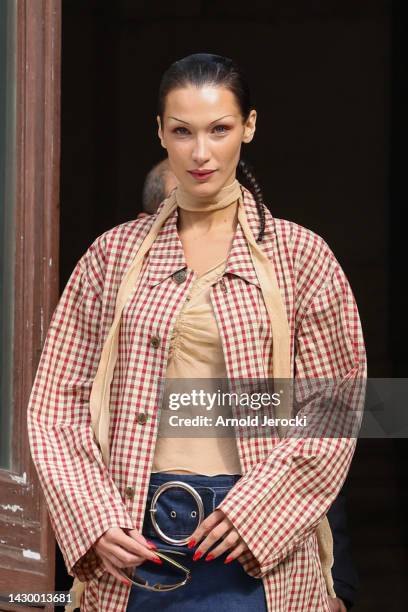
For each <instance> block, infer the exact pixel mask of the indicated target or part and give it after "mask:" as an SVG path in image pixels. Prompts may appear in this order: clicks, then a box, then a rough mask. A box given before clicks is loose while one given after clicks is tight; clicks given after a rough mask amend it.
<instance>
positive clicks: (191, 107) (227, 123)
mask: <svg viewBox="0 0 408 612" xmlns="http://www.w3.org/2000/svg"><path fill="white" fill-rule="evenodd" d="M157 122H158V126H159V129H158V134H159V138H160V140H161V144H162V146H163V147H164V148H165V149H167V154H168V159H169V165H170V169H171V170H172V172H173V173H174V174H175V175H176V177H177V179H178V181H179V182H180V183H181V185H182V186H183V188H184V189H185V190H186V191H187V192H189V193H191V194H192V195H196V196H198V197H199V196H200V195H202V196H205V197H208V196H211V195H212V194H216V193H218V191H219V190H220V189H222V188H223V187H224V186H225V185H229V184H230V183H232V181H233V180H234V179H235V173H236V167H237V165H238V162H239V158H240V153H241V144H242V143H243V142H245V143H247V142H250V141H251V140H252V138H253V135H254V132H255V123H256V111H255V110H251V112H250V115H249V117H248V120H247V121H246V122H245V123H243V118H242V115H241V113H240V110H239V107H238V106H237V103H236V101H235V97H234V94H233V93H232V92H231V91H230V90H229V89H227V88H225V87H215V86H212V85H205V86H203V87H200V88H197V87H194V86H187V87H183V88H180V89H173V90H172V91H170V92H169V94H168V95H167V98H166V104H165V109H164V117H163V125H161V121H160V117H159V116H157ZM194 170H214V172H213V173H212V174H209V175H207V176H205V177H203V178H197V177H196V176H194V175H193V174H191V171H194Z"/></svg>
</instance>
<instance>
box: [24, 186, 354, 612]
mask: <svg viewBox="0 0 408 612" xmlns="http://www.w3.org/2000/svg"><path fill="white" fill-rule="evenodd" d="M243 193H244V205H245V210H246V214H247V218H248V223H249V225H250V227H251V230H252V232H253V234H254V236H255V237H256V236H257V234H258V230H259V218H258V213H257V210H256V205H255V200H254V198H253V196H252V194H251V193H250V192H249V191H248V190H246V189H245V188H243ZM161 206H162V205H161ZM161 206H160V207H159V211H160V210H161ZM154 218H155V217H145V218H142V219H137V220H132V221H128V222H126V223H123V224H121V225H118V226H117V227H114V228H113V229H111V230H109V231H106V232H105V233H104V234H102V235H101V236H99V237H98V238H97V239H96V240H95V241H94V242H93V244H92V245H91V246H90V247H89V248H88V250H87V251H86V252H85V254H84V255H83V256H82V258H81V259H80V260H79V261H78V263H77V265H76V267H75V269H74V271H73V272H72V275H71V277H70V279H69V281H68V283H67V285H66V287H65V290H64V292H63V294H62V296H61V299H60V301H59V304H58V306H57V308H56V310H55V312H54V314H53V317H52V320H51V323H50V326H49V330H48V334H47V337H46V341H45V344H44V348H43V352H42V355H41V359H40V362H39V366H38V370H37V373H36V377H35V380H34V384H33V388H32V392H31V396H30V401H29V406H28V429H29V439H30V446H31V453H32V457H33V460H34V463H35V465H36V468H37V471H38V474H39V478H40V482H41V485H42V487H43V490H44V494H45V497H46V500H47V504H48V508H49V514H50V518H51V521H52V525H53V528H54V530H55V535H56V538H57V540H58V543H59V545H60V548H61V550H62V553H63V555H64V559H65V562H66V565H67V568H68V571H69V572H70V574H71V575H76V576H78V577H79V578H80V579H81V580H87V581H88V583H87V587H86V590H85V593H84V595H83V598H82V602H81V610H84V611H86V612H91V611H92V612H93V611H97V610H102V611H103V612H123V611H125V610H126V606H127V601H128V596H129V588H128V587H126V586H124V585H123V584H122V583H120V582H118V581H117V580H116V579H114V578H113V577H112V576H110V575H109V574H108V573H106V572H104V570H103V568H102V567H101V562H100V560H99V559H98V557H97V556H96V554H95V552H94V551H93V548H92V545H93V544H94V542H95V541H96V540H97V539H98V538H99V536H101V535H102V534H103V533H104V532H105V531H106V530H107V529H108V528H110V527H115V526H119V527H123V528H136V529H138V530H140V531H141V530H142V525H143V518H144V510H145V503H146V497H147V490H148V484H149V477H150V472H151V466H152V461H153V455H154V450H155V440H156V436H157V430H158V395H159V391H160V390H159V387H160V384H159V381H163V379H164V377H165V372H166V367H167V360H168V351H169V343H170V337H171V331H172V328H173V325H174V323H175V320H176V318H177V316H178V313H179V311H180V309H181V308H182V306H183V303H184V301H185V298H186V296H187V294H188V293H189V289H190V287H191V283H192V280H193V271H192V270H191V269H189V268H187V276H186V280H185V281H184V282H181V283H180V282H175V281H174V279H173V276H172V275H173V274H174V273H175V272H177V271H178V270H180V269H182V268H184V267H185V266H186V265H187V264H186V261H185V257H184V252H183V248H182V244H181V242H180V240H179V238H178V234H177V226H176V223H177V209H176V210H175V211H174V212H173V214H172V215H171V216H170V217H169V218H168V219H167V220H166V222H165V224H164V226H163V227H162V229H161V231H160V233H159V235H158V237H157V239H156V241H155V242H154V244H153V246H152V247H151V249H150V251H149V253H148V254H147V256H146V257H145V260H144V262H143V267H142V270H141V274H140V276H139V279H138V282H137V284H136V286H135V289H134V291H133V293H132V295H131V296H130V298H129V300H128V302H127V304H126V305H125V308H124V311H123V317H122V323H121V328H120V338H119V355H118V361H117V364H116V368H115V372H114V377H113V381H112V385H111V396H110V417H111V421H110V448H111V462H110V467H109V470H107V468H106V467H105V465H104V463H103V461H102V457H101V453H100V451H99V449H98V446H97V444H96V442H95V439H94V436H93V433H92V430H91V425H90V413H89V396H90V391H91V388H92V382H93V378H94V376H95V374H96V370H97V367H98V363H99V358H100V355H101V351H102V347H103V343H104V340H105V339H106V337H107V334H108V331H109V327H110V325H111V323H112V321H113V316H114V307H115V299H116V293H117V291H118V288H119V285H120V282H121V279H122V277H123V276H124V274H125V271H126V270H127V268H128V266H129V265H130V263H131V262H132V260H133V258H134V256H135V253H136V252H137V249H138V248H139V246H140V245H141V243H142V241H143V239H144V237H145V236H146V234H147V233H148V231H149V229H150V227H151V225H152V223H153V221H154ZM261 247H262V248H263V249H264V251H265V252H266V254H267V256H268V257H269V258H270V260H271V261H272V262H273V264H274V266H275V270H276V276H277V280H278V284H279V288H280V291H281V294H282V297H283V299H284V304H285V306H286V311H287V317H288V321H289V327H290V330H291V367H292V374H293V376H295V377H308V376H313V377H316V378H335V379H345V380H346V379H349V378H351V377H358V376H366V356H365V349H364V341H363V334H362V330H361V325H360V320H359V315H358V310H357V306H356V303H355V299H354V297H353V293H352V291H351V288H350V285H349V283H348V281H347V278H346V276H345V274H344V272H343V270H342V269H341V267H340V265H339V263H338V261H337V260H336V258H335V256H334V254H333V253H332V251H331V250H330V248H329V247H328V245H327V244H326V242H325V241H324V240H323V239H322V238H321V237H320V236H318V235H317V234H315V233H314V232H312V231H311V230H309V229H306V228H305V227H302V226H300V225H298V224H296V223H294V222H291V221H287V220H284V219H276V218H273V216H272V215H271V214H270V213H269V212H268V211H266V228H265V236H264V240H263V243H261ZM211 292H212V293H211V300H212V304H213V308H214V313H215V317H216V320H217V324H218V327H219V332H220V336H221V340H222V346H223V351H224V356H225V361H226V369H227V373H228V378H231V379H232V378H236V379H238V378H247V379H256V378H263V379H265V378H268V376H270V372H271V359H272V336H271V326H270V322H269V318H268V313H267V311H266V308H265V305H264V302H263V299H262V295H261V289H260V285H259V282H258V279H257V276H256V273H255V270H254V268H253V265H252V261H251V257H250V252H249V250H248V246H247V243H246V239H245V236H244V234H243V232H242V229H241V226H240V225H238V227H237V231H236V234H235V236H234V240H233V244H232V247H231V251H230V254H229V256H228V261H227V265H226V269H225V273H224V282H223V283H222V282H221V283H220V282H218V283H217V284H215V285H213V286H212V288H211ZM152 336H157V337H158V338H159V340H160V341H159V343H157V342H154V343H151V338H152ZM140 413H143V414H144V415H145V416H146V417H147V418H140ZM237 444H238V452H239V457H240V461H241V467H242V474H243V478H241V480H240V481H238V482H237V483H236V485H235V486H234V487H233V488H232V489H231V491H230V492H229V493H228V495H227V496H226V498H225V499H224V500H223V501H222V503H221V504H220V505H219V506H218V507H219V508H221V509H222V510H223V511H224V512H225V514H226V515H227V517H228V518H229V519H230V520H231V521H232V523H233V524H234V526H235V527H236V529H237V530H238V531H239V533H240V535H241V537H242V538H243V539H244V540H245V542H246V543H247V545H248V547H249V549H250V551H251V552H252V554H253V555H254V556H255V558H256V560H257V562H258V565H257V566H256V567H254V566H253V565H252V566H251V564H250V562H249V561H248V563H247V564H246V565H244V569H245V570H246V571H247V572H248V573H249V574H250V575H252V576H254V577H256V578H259V579H262V580H263V584H264V588H265V594H266V600H267V603H268V611H269V612H272V611H273V612H288V611H293V612H294V611H296V612H304V611H305V610H307V611H313V612H317V611H325V612H329V607H328V598H327V591H326V585H325V582H324V579H323V575H322V571H321V565H320V561H319V554H318V547H317V539H316V534H315V528H316V526H317V524H318V523H319V522H320V520H321V519H322V517H324V516H325V514H326V512H327V510H328V509H329V507H330V505H331V504H332V502H333V500H334V499H335V497H336V496H337V494H338V491H339V489H340V488H341V486H342V484H343V482H344V480H345V478H346V475H347V472H348V469H349V467H350V462H351V459H352V456H353V453H354V449H355V439H351V438H339V439H334V438H321V439H317V438H315V439H294V438H292V439H286V440H279V439H278V438H268V437H259V438H255V437H252V436H243V437H238V438H237Z"/></svg>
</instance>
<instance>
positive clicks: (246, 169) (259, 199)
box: [238, 159, 265, 242]
mask: <svg viewBox="0 0 408 612" xmlns="http://www.w3.org/2000/svg"><path fill="white" fill-rule="evenodd" d="M238 170H239V172H240V173H241V175H242V177H243V179H244V180H243V181H242V183H243V184H244V186H245V187H247V189H249V191H250V192H251V193H252V195H253V196H254V198H255V202H256V208H257V210H258V214H259V221H260V229H259V234H258V238H257V239H256V242H262V240H263V237H264V233H265V204H264V199H263V194H262V189H261V187H260V185H259V183H258V181H257V179H256V177H255V174H254V171H253V168H252V166H250V164H249V163H248V162H247V161H244V160H243V159H240V160H239V163H238ZM245 183H246V184H245Z"/></svg>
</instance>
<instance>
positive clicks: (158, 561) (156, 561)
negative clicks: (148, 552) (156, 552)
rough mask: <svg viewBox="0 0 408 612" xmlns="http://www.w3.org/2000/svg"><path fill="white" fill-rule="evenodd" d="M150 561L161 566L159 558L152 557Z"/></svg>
mask: <svg viewBox="0 0 408 612" xmlns="http://www.w3.org/2000/svg"><path fill="white" fill-rule="evenodd" d="M152 561H153V563H159V564H160V565H163V561H162V560H161V559H159V557H153V559H152Z"/></svg>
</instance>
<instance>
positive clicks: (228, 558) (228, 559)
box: [224, 557, 234, 563]
mask: <svg viewBox="0 0 408 612" xmlns="http://www.w3.org/2000/svg"><path fill="white" fill-rule="evenodd" d="M233 560H234V559H233V558H232V557H227V558H226V559H225V561H224V563H231V561H233Z"/></svg>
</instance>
